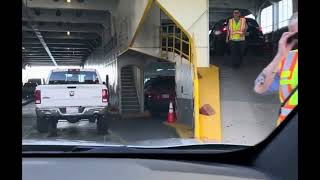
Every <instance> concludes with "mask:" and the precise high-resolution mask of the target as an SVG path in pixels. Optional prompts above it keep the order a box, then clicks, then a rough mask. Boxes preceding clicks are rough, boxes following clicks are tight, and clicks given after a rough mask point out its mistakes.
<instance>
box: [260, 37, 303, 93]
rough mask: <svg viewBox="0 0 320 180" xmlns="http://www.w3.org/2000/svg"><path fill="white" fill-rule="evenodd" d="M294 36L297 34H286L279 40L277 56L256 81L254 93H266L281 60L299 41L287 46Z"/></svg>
mask: <svg viewBox="0 0 320 180" xmlns="http://www.w3.org/2000/svg"><path fill="white" fill-rule="evenodd" d="M294 34H295V32H285V33H283V34H282V36H281V39H280V40H279V45H278V46H279V47H278V52H277V55H276V56H275V57H274V58H273V60H272V61H271V63H270V64H269V65H268V66H267V67H265V68H264V69H263V71H262V72H261V73H260V74H259V76H258V78H257V79H256V81H255V86H254V91H255V92H256V93H259V94H263V93H265V92H266V91H267V90H268V88H269V87H270V85H271V84H272V82H273V81H274V77H275V75H276V73H277V72H278V67H279V63H280V61H281V59H282V58H285V57H286V56H287V54H288V53H289V51H290V50H291V49H292V48H293V46H294V45H295V44H296V43H297V41H292V42H291V43H290V44H287V40H288V38H289V37H291V36H292V35H294Z"/></svg>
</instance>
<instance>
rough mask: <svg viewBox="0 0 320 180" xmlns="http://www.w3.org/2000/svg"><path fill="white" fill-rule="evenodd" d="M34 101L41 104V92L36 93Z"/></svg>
mask: <svg viewBox="0 0 320 180" xmlns="http://www.w3.org/2000/svg"><path fill="white" fill-rule="evenodd" d="M34 100H35V103H36V104H41V91H40V90H36V91H35V93H34Z"/></svg>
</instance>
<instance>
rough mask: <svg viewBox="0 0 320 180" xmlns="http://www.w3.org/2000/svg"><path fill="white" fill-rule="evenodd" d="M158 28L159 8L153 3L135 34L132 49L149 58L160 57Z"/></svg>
mask: <svg viewBox="0 0 320 180" xmlns="http://www.w3.org/2000/svg"><path fill="white" fill-rule="evenodd" d="M159 27H160V8H159V7H158V6H157V5H156V4H155V3H153V5H152V6H151V8H150V10H149V12H148V14H147V16H146V18H145V19H144V21H143V24H142V26H141V29H140V31H139V32H138V34H137V37H136V39H135V41H134V44H133V46H132V49H134V50H136V51H139V52H142V53H146V54H148V55H151V56H156V57H160V49H159V48H160V42H159V41H160V37H159V34H160V32H159Z"/></svg>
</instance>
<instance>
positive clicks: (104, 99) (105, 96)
mask: <svg viewBox="0 0 320 180" xmlns="http://www.w3.org/2000/svg"><path fill="white" fill-rule="evenodd" d="M108 98H109V95H108V90H107V89H102V102H108Z"/></svg>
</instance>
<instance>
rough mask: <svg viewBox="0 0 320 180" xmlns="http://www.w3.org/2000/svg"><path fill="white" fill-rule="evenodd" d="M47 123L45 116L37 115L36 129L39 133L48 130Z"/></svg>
mask: <svg viewBox="0 0 320 180" xmlns="http://www.w3.org/2000/svg"><path fill="white" fill-rule="evenodd" d="M48 127H49V123H48V120H47V119H45V118H40V117H37V130H38V132H39V133H46V132H48Z"/></svg>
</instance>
